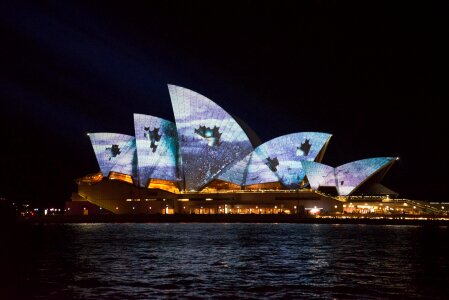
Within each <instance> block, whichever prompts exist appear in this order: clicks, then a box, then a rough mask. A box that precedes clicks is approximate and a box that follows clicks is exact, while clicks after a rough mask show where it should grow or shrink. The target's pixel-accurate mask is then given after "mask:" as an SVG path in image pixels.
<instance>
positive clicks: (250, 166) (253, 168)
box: [218, 152, 279, 186]
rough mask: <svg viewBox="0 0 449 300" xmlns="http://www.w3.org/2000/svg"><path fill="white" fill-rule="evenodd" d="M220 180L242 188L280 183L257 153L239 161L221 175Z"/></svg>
mask: <svg viewBox="0 0 449 300" xmlns="http://www.w3.org/2000/svg"><path fill="white" fill-rule="evenodd" d="M218 179H221V180H224V181H229V182H232V183H236V184H239V185H241V186H246V185H253V184H259V183H268V182H278V181H279V178H278V177H277V176H276V174H275V173H274V172H273V171H271V170H270V168H269V167H268V166H267V165H266V164H265V163H264V161H263V159H261V158H260V157H259V156H258V155H257V154H256V153H255V152H251V153H250V154H248V155H247V156H245V158H243V159H242V160H240V161H238V162H237V163H235V164H234V165H232V166H231V168H229V169H228V170H226V171H225V172H223V173H222V174H220V176H218Z"/></svg>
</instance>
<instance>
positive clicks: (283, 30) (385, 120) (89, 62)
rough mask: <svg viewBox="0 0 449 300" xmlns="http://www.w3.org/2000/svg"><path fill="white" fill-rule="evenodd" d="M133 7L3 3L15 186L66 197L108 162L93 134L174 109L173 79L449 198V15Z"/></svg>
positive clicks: (9, 178)
mask: <svg viewBox="0 0 449 300" xmlns="http://www.w3.org/2000/svg"><path fill="white" fill-rule="evenodd" d="M91 2H95V3H94V4H93V3H91ZM128 2H130V1H118V3H112V2H111V1H105V2H99V1H88V2H86V3H82V2H72V1H69V0H67V1H2V2H1V4H0V34H1V42H0V54H1V55H0V63H1V64H0V99H1V110H0V111H1V141H2V143H1V147H0V148H1V178H0V196H6V197H9V198H11V199H17V200H28V201H33V202H34V203H35V204H44V203H45V204H46V203H61V204H62V203H63V201H64V200H67V199H68V198H69V197H70V194H71V192H72V191H74V190H75V188H76V185H75V184H74V181H73V180H74V179H75V178H77V177H81V176H83V175H85V174H87V173H92V172H96V171H98V166H97V163H96V160H95V155H94V153H93V150H92V147H91V145H90V142H89V139H88V137H87V136H86V133H87V132H105V131H106V132H118V133H125V134H133V119H132V113H133V112H137V113H145V114H151V115H155V116H160V117H163V118H167V119H170V120H173V113H172V110H171V105H170V99H169V94H168V90H167V86H166V84H167V83H173V84H177V85H181V86H184V87H187V88H190V89H192V90H194V91H197V92H199V93H201V94H203V95H205V96H207V97H209V98H210V99H212V100H213V101H215V102H216V103H218V104H219V105H221V106H222V107H223V108H225V109H226V110H227V111H228V112H229V113H231V114H235V115H237V116H239V117H240V118H242V119H243V120H245V121H246V123H248V125H249V126H250V127H252V128H253V129H254V130H255V131H256V132H257V133H258V135H259V136H260V138H261V139H262V140H263V141H267V140H269V139H271V138H274V137H277V136H279V135H283V134H287V133H292V132H299V131H322V132H329V133H332V134H333V137H332V139H331V142H330V145H329V147H328V150H327V153H326V155H325V158H324V161H323V162H324V163H326V164H329V165H332V166H338V165H341V164H344V163H346V162H350V161H353V160H358V159H362V158H368V157H375V156H400V157H401V159H400V160H399V161H398V163H396V164H395V165H394V167H393V168H392V169H391V170H390V173H389V174H388V175H387V176H386V177H385V179H384V184H386V185H387V186H388V187H390V188H392V189H393V190H396V191H398V192H399V193H400V195H401V196H403V197H409V198H414V199H427V200H448V199H447V197H446V192H445V188H446V186H447V182H448V175H447V174H448V172H447V168H448V159H447V153H448V141H447V136H446V135H447V133H446V130H445V129H444V128H443V127H445V126H446V125H447V124H448V121H447V110H445V109H444V108H443V101H444V100H447V97H446V95H444V93H443V91H445V89H447V81H446V79H447V78H446V77H443V76H442V74H443V73H444V74H446V73H447V69H445V68H443V66H442V65H441V61H442V58H443V57H444V56H446V55H447V53H448V52H447V51H446V49H447V47H446V46H447V39H448V36H449V32H448V30H447V29H448V28H449V24H448V21H447V17H446V16H445V15H444V14H443V12H444V11H443V10H440V9H438V8H437V7H431V6H430V5H428V6H423V5H426V4H425V3H424V2H422V3H420V4H419V5H418V4H413V3H411V2H413V1H410V2H403V3H402V4H398V3H396V4H392V3H391V2H392V1H387V2H386V3H382V2H381V1H372V2H367V1H355V2H352V3H350V2H345V3H341V2H342V1H311V2H306V1H296V2H298V3H296V4H288V3H290V2H288V3H283V4H282V3H277V2H278V1H271V2H269V3H267V4H262V3H261V2H260V1H254V2H250V1H238V2H236V3H235V4H229V2H228V1H224V2H222V3H221V4H220V3H219V2H216V1H208V2H206V3H193V2H182V3H178V4H176V3H171V2H168V1H142V2H133V3H128ZM275 2H276V3H277V4H274V3H275ZM439 71H440V72H439ZM443 87H444V88H443Z"/></svg>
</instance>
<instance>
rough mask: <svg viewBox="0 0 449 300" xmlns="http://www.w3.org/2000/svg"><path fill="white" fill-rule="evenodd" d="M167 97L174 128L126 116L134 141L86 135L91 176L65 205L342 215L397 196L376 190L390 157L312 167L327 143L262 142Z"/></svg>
mask: <svg viewBox="0 0 449 300" xmlns="http://www.w3.org/2000/svg"><path fill="white" fill-rule="evenodd" d="M168 90H169V93H170V98H171V102H172V106H173V112H174V120H175V122H172V121H168V120H165V119H162V118H158V117H155V116H151V115H145V114H134V129H135V132H134V136H131V135H126V134H119V133H103V132H101V133H89V134H88V135H89V138H90V141H91V143H92V147H93V150H94V153H95V156H96V158H97V161H98V165H99V172H98V173H94V174H90V175H87V176H85V177H82V178H79V179H77V180H76V182H77V184H78V194H77V195H76V196H75V197H73V200H74V201H72V202H74V203H75V202H76V201H81V202H84V203H90V204H92V205H93V206H95V207H98V208H101V209H103V210H104V211H109V212H111V213H116V214H130V213H138V214H172V213H179V214H183V213H184V214H278V213H281V214H295V213H296V214H300V213H320V212H338V211H343V208H344V207H346V206H347V205H346V203H347V202H348V199H351V197H352V198H356V197H360V196H361V195H363V196H364V197H365V196H372V197H392V198H393V197H394V196H395V195H396V194H395V192H393V191H391V190H390V189H388V188H386V187H385V186H383V185H381V184H380V181H381V179H382V178H383V176H384V175H385V173H386V172H387V171H388V170H389V168H390V167H391V166H392V164H393V163H394V162H395V161H396V159H397V158H396V157H375V158H367V159H362V160H357V161H353V162H350V163H347V164H344V165H341V166H338V167H332V166H328V165H325V164H322V163H321V161H322V159H323V156H324V154H325V151H326V147H327V145H328V143H329V140H330V138H331V134H328V133H321V132H297V133H291V134H287V135H283V136H280V137H277V138H274V139H272V140H269V141H266V142H263V143H262V142H261V141H260V140H259V138H258V137H257V135H256V134H255V133H254V132H253V131H252V130H251V129H250V128H249V127H248V126H247V125H246V124H245V123H244V122H243V121H242V120H240V119H238V118H237V117H234V116H232V115H230V114H229V113H228V112H226V111H225V110H223V109H222V108H221V107H220V106H219V105H217V104H216V103H214V102H213V101H211V100H210V99H208V98H206V97H205V96H203V95H200V94H198V93H196V92H194V91H192V90H189V89H186V88H183V87H179V86H175V85H169V86H168ZM84 209H85V210H86V208H85V207H84Z"/></svg>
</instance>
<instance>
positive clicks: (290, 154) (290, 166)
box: [248, 132, 331, 189]
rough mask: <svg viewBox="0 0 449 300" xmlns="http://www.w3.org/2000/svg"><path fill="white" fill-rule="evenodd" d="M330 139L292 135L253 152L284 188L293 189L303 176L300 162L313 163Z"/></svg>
mask: <svg viewBox="0 0 449 300" xmlns="http://www.w3.org/2000/svg"><path fill="white" fill-rule="evenodd" d="M330 137H331V135H330V134H328V133H321V132H298V133H292V134H288V135H283V136H280V137H277V138H274V139H272V140H270V141H268V142H266V143H264V144H262V145H260V146H259V147H257V148H256V149H255V150H254V152H255V153H256V154H257V155H258V156H259V157H260V158H261V159H262V160H263V161H264V163H265V164H266V165H267V166H268V167H269V169H270V170H271V171H273V172H274V173H275V174H276V175H277V177H278V178H279V180H280V181H281V183H282V184H283V185H284V186H285V187H286V188H288V189H295V188H299V184H300V183H301V181H302V180H303V178H304V176H305V173H304V170H303V168H302V165H301V161H304V160H307V161H314V160H315V159H316V157H317V155H318V154H319V153H320V151H321V149H322V148H323V147H324V145H326V143H327V142H328V141H329V139H330ZM248 167H251V166H248Z"/></svg>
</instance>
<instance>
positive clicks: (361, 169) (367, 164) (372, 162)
mask: <svg viewBox="0 0 449 300" xmlns="http://www.w3.org/2000/svg"><path fill="white" fill-rule="evenodd" d="M394 160H395V158H394V157H375V158H367V159H362V160H357V161H353V162H350V163H347V164H344V165H342V166H339V167H337V168H332V167H329V166H326V165H324V164H320V163H316V162H303V167H304V170H305V172H306V176H307V179H308V180H309V183H310V186H311V187H312V188H313V189H318V187H320V186H336V187H337V190H338V193H339V195H341V196H347V195H349V194H351V193H352V192H353V191H354V190H355V189H356V188H357V187H359V186H360V184H362V183H363V182H365V181H366V180H367V179H368V178H369V177H370V176H372V175H373V174H374V173H376V172H377V171H379V170H381V169H382V168H384V167H386V166H387V165H389V164H390V163H392V162H393V161H394Z"/></svg>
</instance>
